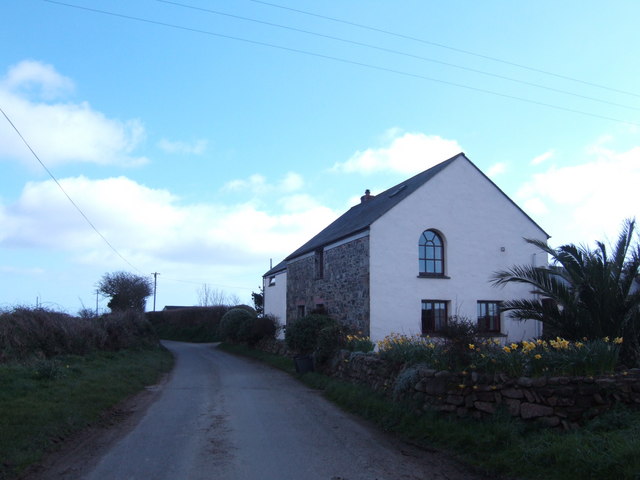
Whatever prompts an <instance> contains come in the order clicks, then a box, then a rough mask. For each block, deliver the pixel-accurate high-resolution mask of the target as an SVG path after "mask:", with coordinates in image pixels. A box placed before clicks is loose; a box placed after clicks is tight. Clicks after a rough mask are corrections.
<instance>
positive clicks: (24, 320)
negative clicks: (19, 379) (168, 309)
mask: <svg viewBox="0 0 640 480" xmlns="http://www.w3.org/2000/svg"><path fill="white" fill-rule="evenodd" d="M157 341H158V340H157V337H156V335H155V333H154V331H153V329H152V328H151V325H150V324H149V322H147V321H146V320H145V318H144V316H143V315H142V314H141V313H139V312H133V311H131V312H121V313H119V314H111V315H104V316H102V317H94V318H78V317H72V316H71V315H67V314H66V313H61V312H56V311H52V310H47V309H43V308H35V309H34V308H28V307H16V308H14V309H13V310H9V311H5V312H2V313H0V362H9V361H15V360H18V361H23V360H28V359H32V358H35V359H49V358H53V357H56V356H58V355H69V354H71V355H85V354H87V353H90V352H92V351H95V350H120V349H123V348H130V347H137V346H143V345H149V344H156V343H157Z"/></svg>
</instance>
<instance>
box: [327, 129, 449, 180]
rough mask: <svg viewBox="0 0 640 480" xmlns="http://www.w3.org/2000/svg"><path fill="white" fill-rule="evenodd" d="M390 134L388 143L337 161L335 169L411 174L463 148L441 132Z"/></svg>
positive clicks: (346, 171)
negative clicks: (433, 133)
mask: <svg viewBox="0 0 640 480" xmlns="http://www.w3.org/2000/svg"><path fill="white" fill-rule="evenodd" d="M387 133H388V134H387V135H386V136H385V140H387V142H388V145H387V146H384V147H380V148H368V149H367V150H364V151H357V152H356V153H354V154H353V155H352V156H351V158H349V159H348V160H347V161H345V162H338V163H336V164H335V165H334V166H333V168H332V170H333V171H336V172H344V173H354V172H357V173H363V174H370V173H374V172H385V171H390V172H397V173H402V174H409V175H410V174H415V173H418V172H421V171H423V170H426V169H427V168H430V167H432V166H433V165H436V164H438V163H440V162H442V161H443V160H446V159H447V158H449V157H452V156H454V155H456V154H457V153H460V152H461V151H462V148H461V147H460V145H459V144H458V142H456V141H455V140H447V139H444V138H442V137H439V136H437V135H425V134H423V133H405V134H403V135H401V132H400V131H399V130H398V129H392V130H390V131H389V132H387Z"/></svg>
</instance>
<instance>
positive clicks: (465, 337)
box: [438, 316, 479, 370]
mask: <svg viewBox="0 0 640 480" xmlns="http://www.w3.org/2000/svg"><path fill="white" fill-rule="evenodd" d="M438 333H439V335H440V338H441V339H442V342H443V354H444V355H445V356H446V362H447V363H448V364H449V366H450V367H449V369H451V370H463V369H465V368H467V366H468V365H469V364H470V363H471V351H470V350H469V347H468V346H469V344H477V343H478V334H479V331H478V326H477V324H475V323H473V322H472V321H471V320H469V319H468V318H465V317H458V316H453V317H449V321H448V322H447V324H446V325H445V327H444V328H443V329H442V330H440V331H439V332H438Z"/></svg>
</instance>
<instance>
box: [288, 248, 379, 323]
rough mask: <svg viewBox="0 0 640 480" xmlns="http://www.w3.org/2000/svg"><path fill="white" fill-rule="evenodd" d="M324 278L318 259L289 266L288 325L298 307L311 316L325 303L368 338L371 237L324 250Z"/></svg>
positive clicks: (331, 312) (329, 310)
mask: <svg viewBox="0 0 640 480" xmlns="http://www.w3.org/2000/svg"><path fill="white" fill-rule="evenodd" d="M323 257H324V268H323V277H322V278H319V279H317V278H316V266H315V258H314V257H313V256H308V257H306V258H303V259H301V260H297V261H295V262H291V263H289V264H288V265H287V323H289V322H291V321H292V320H295V319H296V318H297V311H298V306H299V305H304V306H305V312H306V313H309V312H311V311H312V310H313V309H314V308H316V305H318V304H323V305H324V307H325V309H326V310H327V313H328V314H329V315H330V316H332V317H334V318H335V319H336V320H338V321H340V322H341V323H343V324H345V325H348V326H350V327H352V328H353V329H354V330H356V331H359V332H362V333H363V334H364V335H369V237H368V236H367V237H362V238H358V239H356V240H353V241H351V242H348V243H345V244H343V245H340V246H337V247H334V248H331V249H329V250H326V251H324V253H323Z"/></svg>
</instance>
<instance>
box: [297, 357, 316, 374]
mask: <svg viewBox="0 0 640 480" xmlns="http://www.w3.org/2000/svg"><path fill="white" fill-rule="evenodd" d="M293 364H294V365H295V367H296V373H299V374H301V375H302V374H303V373H307V372H313V357H312V356H311V355H298V356H296V357H293Z"/></svg>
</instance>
